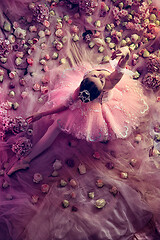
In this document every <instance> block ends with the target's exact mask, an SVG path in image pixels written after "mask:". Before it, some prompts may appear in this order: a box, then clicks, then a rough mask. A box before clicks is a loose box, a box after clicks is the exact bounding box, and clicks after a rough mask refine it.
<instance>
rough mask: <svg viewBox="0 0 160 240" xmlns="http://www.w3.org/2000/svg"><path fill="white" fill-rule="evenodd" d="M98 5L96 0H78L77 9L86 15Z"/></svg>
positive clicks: (92, 11) (90, 13)
mask: <svg viewBox="0 0 160 240" xmlns="http://www.w3.org/2000/svg"><path fill="white" fill-rule="evenodd" d="M97 6H98V1H97V0H79V9H80V11H82V12H84V13H85V14H87V15H92V14H93V13H94V12H95V10H96V7H97Z"/></svg>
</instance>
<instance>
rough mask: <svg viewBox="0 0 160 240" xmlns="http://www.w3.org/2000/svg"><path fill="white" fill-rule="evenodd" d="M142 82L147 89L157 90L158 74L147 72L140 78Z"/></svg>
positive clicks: (158, 85) (159, 81)
mask: <svg viewBox="0 0 160 240" xmlns="http://www.w3.org/2000/svg"><path fill="white" fill-rule="evenodd" d="M142 84H143V85H144V86H145V87H146V88H147V89H153V90H154V91H156V90H158V89H159V87H160V76H159V75H158V74H156V73H148V74H146V75H145V77H144V78H143V80H142Z"/></svg>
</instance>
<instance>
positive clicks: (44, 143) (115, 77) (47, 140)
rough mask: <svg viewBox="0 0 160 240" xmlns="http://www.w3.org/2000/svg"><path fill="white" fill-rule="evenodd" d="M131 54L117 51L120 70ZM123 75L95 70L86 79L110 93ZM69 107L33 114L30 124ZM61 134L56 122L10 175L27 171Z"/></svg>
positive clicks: (57, 107)
mask: <svg viewBox="0 0 160 240" xmlns="http://www.w3.org/2000/svg"><path fill="white" fill-rule="evenodd" d="M129 56H130V52H129V49H128V47H123V48H121V49H119V50H117V51H115V52H114V53H113V55H112V59H114V58H116V57H119V61H118V66H119V67H120V68H125V66H126V63H127V61H128V59H129ZM122 76H123V73H122V72H119V71H118V70H117V69H115V71H114V72H112V73H109V72H108V71H105V70H93V71H90V72H89V73H87V74H86V75H85V77H87V78H89V79H90V81H93V82H94V83H95V84H96V86H97V88H98V89H99V90H101V91H103V92H104V91H109V90H111V89H112V88H113V87H114V86H115V85H116V84H117V83H118V82H119V81H120V80H121V78H122ZM79 90H80V86H79V87H78V88H77V89H76V90H75V92H74V94H73V100H76V99H78V96H79ZM67 109H68V107H66V106H64V105H62V104H61V105H58V106H56V107H54V108H52V109H50V110H48V111H44V112H38V113H35V114H33V115H32V116H29V117H28V118H27V121H28V123H33V122H35V121H38V120H39V119H41V118H42V117H45V116H47V115H51V114H55V113H59V112H62V111H65V110H67ZM60 132H61V130H60V129H59V128H58V126H57V122H54V123H53V124H52V125H51V126H50V127H49V128H48V130H47V132H46V133H45V134H44V136H43V137H42V138H41V139H40V140H39V141H38V143H37V144H36V145H35V146H34V147H33V148H32V152H31V153H30V154H29V155H28V156H27V157H26V158H24V159H22V160H20V161H19V162H18V163H16V164H15V165H14V166H13V167H12V168H11V169H10V170H9V171H8V175H12V174H13V173H14V172H16V171H18V170H21V169H26V168H28V167H29V163H30V162H31V161H32V160H33V159H34V158H36V157H37V156H38V155H40V154H41V153H43V152H44V151H45V150H46V149H48V148H49V147H50V146H51V144H52V143H53V142H54V140H55V139H56V137H57V136H58V134H59V133H60Z"/></svg>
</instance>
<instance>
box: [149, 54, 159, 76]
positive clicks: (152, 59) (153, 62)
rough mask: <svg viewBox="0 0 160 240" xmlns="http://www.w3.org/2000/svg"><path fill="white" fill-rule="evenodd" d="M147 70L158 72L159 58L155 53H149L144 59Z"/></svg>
mask: <svg viewBox="0 0 160 240" xmlns="http://www.w3.org/2000/svg"><path fill="white" fill-rule="evenodd" d="M146 66H147V70H148V72H160V58H159V57H157V56H155V55H150V56H149V58H148V59H147V61H146Z"/></svg>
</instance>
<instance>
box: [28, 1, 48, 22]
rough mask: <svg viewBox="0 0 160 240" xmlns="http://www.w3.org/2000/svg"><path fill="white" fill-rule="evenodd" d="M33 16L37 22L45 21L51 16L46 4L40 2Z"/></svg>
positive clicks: (34, 9)
mask: <svg viewBox="0 0 160 240" xmlns="http://www.w3.org/2000/svg"><path fill="white" fill-rule="evenodd" d="M31 10H32V11H33V18H34V20H36V21H37V22H40V23H43V22H44V20H48V18H49V9H48V7H47V6H46V5H45V4H38V5H36V6H35V7H34V8H33V9H31Z"/></svg>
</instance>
